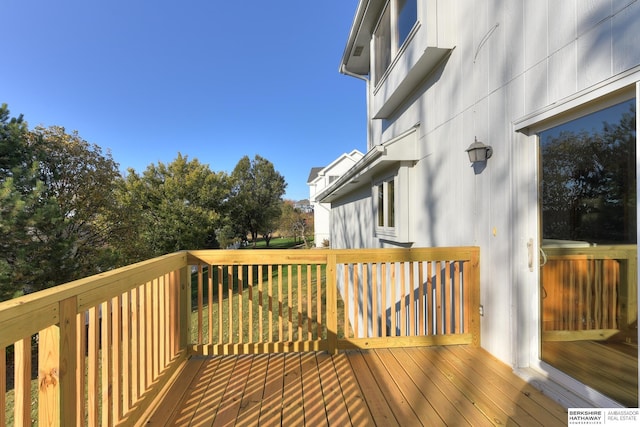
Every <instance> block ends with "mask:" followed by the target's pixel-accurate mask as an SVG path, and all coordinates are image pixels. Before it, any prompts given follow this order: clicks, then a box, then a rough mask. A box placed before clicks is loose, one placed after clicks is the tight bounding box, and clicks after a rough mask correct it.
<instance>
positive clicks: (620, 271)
mask: <svg viewBox="0 0 640 427" xmlns="http://www.w3.org/2000/svg"><path fill="white" fill-rule="evenodd" d="M543 250H544V253H545V258H546V259H545V260H544V266H543V268H542V308H543V311H542V314H543V339H544V340H552V341H558V340H560V341H562V340H568V341H570V340H576V339H590V340H593V339H595V340H598V339H600V340H604V339H608V338H611V336H612V335H619V337H620V338H621V339H624V338H625V337H626V336H628V335H629V334H630V335H632V336H636V335H637V334H636V332H637V321H638V319H637V313H638V301H637V286H638V280H637V255H636V254H637V246H636V245H601V246H589V247H575V248H572V247H543Z"/></svg>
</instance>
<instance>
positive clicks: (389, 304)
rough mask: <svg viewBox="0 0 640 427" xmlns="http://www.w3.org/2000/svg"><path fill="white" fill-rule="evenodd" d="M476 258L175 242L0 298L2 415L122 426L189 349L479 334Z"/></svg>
mask: <svg viewBox="0 0 640 427" xmlns="http://www.w3.org/2000/svg"><path fill="white" fill-rule="evenodd" d="M478 258H479V251H478V249H477V248H470V247H465V248H434V249H377V250H284V251H279V250H249V251H188V252H187V251H185V252H178V253H175V254H170V255H166V256H164V257H160V258H156V259H153V260H149V261H145V262H141V263H138V264H134V265H131V266H128V267H124V268H121V269H118V270H114V271H111V272H107V273H103V274H99V275H96V276H92V277H89V278H86V279H82V280H78V281H75V282H72V283H68V284H65V285H62V286H58V287H56V288H52V289H48V290H46V291H42V292H38V293H34V294H30V295H27V296H24V297H21V298H17V299H14V300H10V301H6V302H2V303H0V331H1V332H0V408H5V407H6V408H12V410H11V409H10V410H9V411H8V412H5V411H1V412H0V425H5V424H7V423H8V422H9V421H12V422H13V424H15V425H27V424H31V419H32V418H36V419H37V421H38V423H39V425H41V426H43V425H105V426H106V425H134V424H136V422H138V421H139V420H144V419H145V416H146V414H148V413H149V411H150V410H151V409H152V408H153V407H154V405H155V402H156V401H157V398H158V397H159V396H161V395H162V393H163V392H164V390H165V389H166V387H168V386H169V385H170V384H171V380H172V377H173V376H174V375H175V374H176V373H177V372H178V371H179V368H180V366H181V365H182V362H183V361H184V360H185V359H186V358H187V357H188V356H189V355H192V354H228V353H259V352H284V351H315V350H325V351H329V352H332V353H333V352H336V351H338V350H339V349H344V348H351V347H390V346H398V345H431V344H452V343H472V344H476V345H477V344H478V343H479V330H480V321H479V315H478V306H479V270H478V265H479V260H478ZM32 354H35V355H36V357H33V358H32ZM32 359H33V360H32ZM12 367H13V368H12ZM7 373H8V374H7ZM34 408H37V410H36V411H35V413H34V412H33V411H34Z"/></svg>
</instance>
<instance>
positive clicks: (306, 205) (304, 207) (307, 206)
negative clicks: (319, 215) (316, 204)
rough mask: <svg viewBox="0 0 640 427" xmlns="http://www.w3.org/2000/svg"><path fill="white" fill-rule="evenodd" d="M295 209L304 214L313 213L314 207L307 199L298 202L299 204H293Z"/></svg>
mask: <svg viewBox="0 0 640 427" xmlns="http://www.w3.org/2000/svg"><path fill="white" fill-rule="evenodd" d="M293 208H294V209H297V210H299V211H300V212H304V213H311V212H313V205H311V203H310V202H309V200H307V199H304V200H298V201H297V202H295V203H294V204H293Z"/></svg>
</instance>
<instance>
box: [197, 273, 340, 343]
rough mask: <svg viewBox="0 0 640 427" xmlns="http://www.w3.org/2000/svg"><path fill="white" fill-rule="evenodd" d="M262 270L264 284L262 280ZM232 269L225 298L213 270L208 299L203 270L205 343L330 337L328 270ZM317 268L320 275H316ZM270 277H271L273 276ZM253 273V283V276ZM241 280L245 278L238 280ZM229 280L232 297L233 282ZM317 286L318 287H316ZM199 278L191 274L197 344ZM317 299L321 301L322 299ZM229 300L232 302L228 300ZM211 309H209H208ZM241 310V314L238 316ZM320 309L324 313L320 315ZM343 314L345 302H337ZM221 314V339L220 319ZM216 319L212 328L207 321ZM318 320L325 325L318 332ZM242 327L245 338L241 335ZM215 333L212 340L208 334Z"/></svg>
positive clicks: (224, 289) (226, 275) (224, 283)
mask: <svg viewBox="0 0 640 427" xmlns="http://www.w3.org/2000/svg"><path fill="white" fill-rule="evenodd" d="M259 268H261V269H262V281H260V280H259V277H260V276H259V274H260V272H259V270H258V269H259ZM270 268H271V270H269V266H262V267H257V266H254V267H252V272H251V273H250V272H249V267H247V266H243V267H241V269H242V271H241V274H240V272H239V271H240V270H239V268H238V267H234V268H232V269H230V270H227V269H226V268H225V270H224V271H223V280H222V283H221V285H222V287H221V289H222V298H220V287H219V279H218V276H217V274H216V272H215V271H214V275H213V276H214V277H213V286H212V292H211V301H209V289H208V269H207V268H204V269H203V295H202V299H203V313H202V324H201V328H200V329H201V330H202V341H201V342H202V343H218V342H223V343H229V342H234V343H238V342H245V343H246V342H260V341H292V340H293V341H295V340H298V338H299V337H301V339H304V340H306V339H314V340H315V339H319V338H326V331H325V330H324V325H326V306H325V284H326V280H325V277H326V268H325V266H315V265H311V266H307V265H300V266H298V265H293V266H287V265H283V266H271V267H270ZM318 268H319V269H320V271H319V272H318ZM269 273H270V274H269ZM250 275H251V282H250V280H249V277H250ZM240 276H241V277H242V280H241V279H240ZM230 282H231V294H232V295H231V297H229V292H230V290H229V283H230ZM318 284H319V287H320V289H318ZM197 292H198V275H197V273H195V274H193V275H192V296H193V309H194V311H193V313H192V334H191V338H192V340H193V342H194V343H197V342H199V328H198V321H199V314H198V311H197V307H198V294H197ZM318 297H319V298H320V301H318ZM229 298H231V300H230V299H229ZM210 307H211V310H209V308H210ZM269 308H271V309H269ZM241 310H242V315H240V312H241ZM318 311H319V312H320V313H319V315H318ZM338 311H339V314H338V315H339V316H341V315H342V316H343V314H342V313H343V304H342V301H341V300H339V301H338ZM220 315H221V316H222V328H221V329H222V335H220V328H219V325H220V323H219V319H220ZM209 319H212V321H213V323H212V328H209V322H210V320H209ZM318 322H320V324H321V326H322V327H321V330H320V333H318ZM240 329H242V337H241V336H240ZM210 333H211V340H209V334H210Z"/></svg>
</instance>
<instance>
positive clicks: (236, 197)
mask: <svg viewBox="0 0 640 427" xmlns="http://www.w3.org/2000/svg"><path fill="white" fill-rule="evenodd" d="M231 181H232V187H231V197H230V203H229V213H230V218H231V221H232V224H233V226H234V228H235V230H236V232H237V233H238V234H239V235H240V236H243V237H244V236H247V235H251V240H252V241H253V245H254V247H255V245H256V241H257V239H258V234H262V235H263V237H265V239H266V240H267V246H268V245H269V240H270V238H271V236H272V232H273V230H274V229H275V228H276V227H277V225H278V221H279V218H280V213H281V203H282V196H283V195H284V192H285V189H286V187H287V184H286V182H285V180H284V177H283V176H282V175H280V173H279V172H278V171H276V170H275V168H274V166H273V164H272V163H271V162H270V161H269V160H267V159H265V158H264V157H261V156H259V155H256V156H255V158H254V159H253V160H250V159H249V157H248V156H244V157H243V158H242V159H240V161H239V162H238V164H237V165H236V167H235V168H234V169H233V172H232V173H231Z"/></svg>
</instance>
